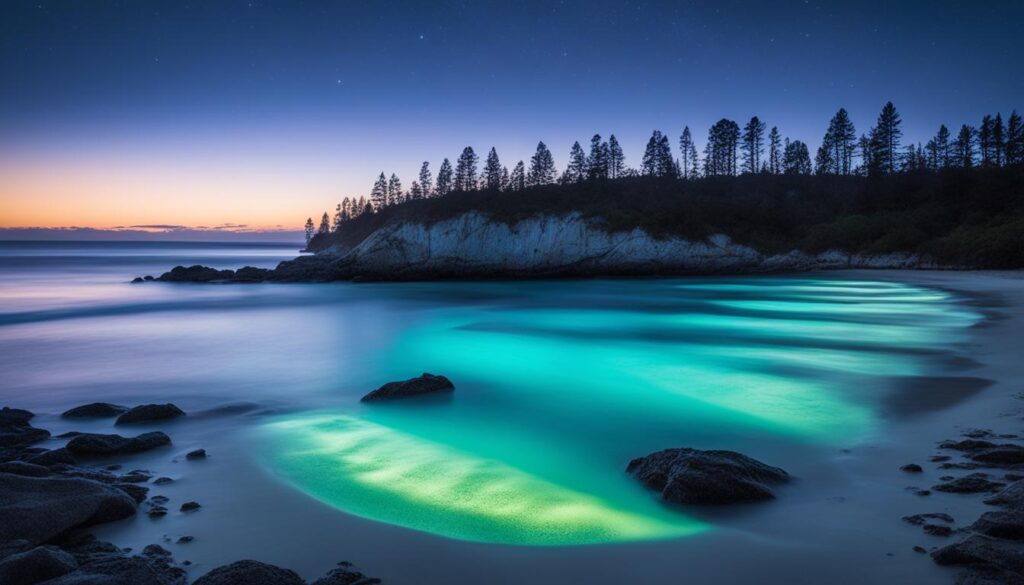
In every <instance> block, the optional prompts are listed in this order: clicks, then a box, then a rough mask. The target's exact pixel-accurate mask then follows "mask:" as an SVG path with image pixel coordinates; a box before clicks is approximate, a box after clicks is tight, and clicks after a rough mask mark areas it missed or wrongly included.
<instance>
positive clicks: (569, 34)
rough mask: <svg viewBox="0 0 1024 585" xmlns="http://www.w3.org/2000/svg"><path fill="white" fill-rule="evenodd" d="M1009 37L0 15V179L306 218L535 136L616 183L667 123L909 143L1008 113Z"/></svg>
mask: <svg viewBox="0 0 1024 585" xmlns="http://www.w3.org/2000/svg"><path fill="white" fill-rule="evenodd" d="M1022 23H1024V2H1020V1H1019V0H1018V1H1015V2H984V3H981V2H978V3H972V2H953V1H941V0H940V1H934V0H933V1H929V2H917V1H902V2H815V1H807V2H805V1H796V2H791V1H775V2H728V1H720V2H707V3H704V2H699V3H698V2H632V3H622V2H604V1H589V2H529V1H525V2H524V1H519V2H484V1H477V2H444V1H438V2H354V1H353V2H298V1H281V2H263V1H252V2H244V1H243V2H229V1H226V0H225V1H219V2H192V3H180V2H73V1H70V0H69V1H65V2H51V1H48V0H37V1H35V2H21V1H17V0H14V1H10V0H9V1H8V2H5V3H4V4H3V6H2V7H0V42H2V45H0V69H2V81H0V160H6V161H7V163H6V164H7V167H6V168H7V169H8V170H10V168H11V167H12V166H16V167H17V168H18V169H19V170H20V171H21V172H22V173H25V172H27V171H25V169H33V168H36V167H43V166H48V167H49V168H50V170H51V171H52V170H54V169H56V170H59V169H61V168H63V167H64V166H67V167H68V169H69V171H68V173H72V174H73V173H81V167H85V166H88V167H89V168H90V169H95V168H103V169H107V171H106V172H109V173H113V174H115V175H116V174H117V173H122V174H123V173H126V172H129V171H133V170H137V169H140V168H144V169H148V170H149V171H150V172H152V173H156V174H157V176H161V177H163V179H161V180H162V182H163V183H166V182H168V181H169V182H171V184H174V182H175V181H181V182H182V185H183V186H182V187H181V190H180V191H179V193H180V195H181V197H185V198H186V200H187V197H188V196H189V193H192V192H194V191H196V190H199V191H201V192H203V193H207V194H206V195H204V196H206V197H208V196H209V195H208V192H207V191H204V190H203V189H202V188H201V186H199V187H197V185H196V184H195V181H196V179H195V177H207V176H209V177H213V178H212V179H211V183H210V184H216V185H217V186H218V187H217V190H216V192H218V193H223V192H231V191H232V189H233V187H231V186H230V180H231V177H233V176H235V177H238V181H239V183H238V188H239V189H247V190H249V191H252V189H253V187H252V186H251V184H252V183H259V184H261V185H264V186H266V187H267V188H266V189H264V190H262V191H261V192H260V193H259V197H261V198H262V197H274V196H275V194H276V196H277V197H278V198H293V199H294V200H295V201H296V204H295V206H296V207H300V206H301V205H314V206H315V207H316V208H322V207H325V206H328V205H330V204H332V202H333V201H335V200H337V199H338V198H339V197H341V196H344V195H353V194H362V193H363V192H365V191H366V190H367V189H368V187H369V185H370V183H371V182H372V180H373V178H374V176H375V174H376V173H377V172H379V171H381V170H384V171H387V172H391V171H396V172H398V173H399V174H400V176H402V178H403V179H404V180H405V182H406V184H407V185H408V183H409V182H410V181H411V180H412V179H413V177H414V174H415V171H416V169H417V168H418V163H419V161H422V160H430V161H431V162H432V163H433V166H434V167H435V168H436V166H437V164H438V163H439V162H440V160H441V158H442V157H444V156H447V157H449V158H452V159H454V157H455V156H457V154H458V152H459V150H461V147H462V146H465V145H472V146H474V148H476V150H477V151H478V152H479V153H481V154H482V153H484V152H485V151H486V149H487V148H489V147H490V146H492V145H495V146H497V147H498V152H499V154H500V155H502V158H503V162H505V163H506V164H508V165H509V166H511V165H512V164H514V162H515V161H516V160H519V159H525V158H528V157H529V155H530V154H531V152H532V150H533V147H534V146H535V145H536V142H537V140H539V139H543V140H544V141H545V142H547V143H548V145H549V146H550V147H551V148H552V150H553V151H554V153H555V156H556V160H557V162H558V163H559V164H560V165H562V164H563V163H564V161H565V159H566V154H567V152H568V150H569V146H570V145H571V143H572V141H573V140H580V142H581V143H584V141H586V140H588V139H589V137H590V135H591V134H593V133H594V132H600V133H601V134H602V135H607V134H608V133H615V134H616V135H617V136H618V138H619V139H620V142H622V143H623V145H624V147H625V148H626V155H627V162H630V163H633V164H636V163H637V162H638V159H639V155H640V153H641V149H642V146H643V144H644V143H645V142H646V139H647V137H648V136H649V135H650V132H651V130H652V129H655V128H657V129H660V130H663V131H665V132H668V133H669V134H670V135H671V136H673V138H674V140H673V147H674V148H675V146H676V140H677V138H678V134H679V132H680V130H681V129H682V127H683V125H684V124H688V125H690V127H691V129H693V130H694V133H695V135H696V137H697V138H698V141H699V142H700V143H701V144H702V143H703V140H704V137H705V136H706V133H707V128H708V127H709V126H710V125H711V124H712V123H713V122H714V121H715V120H717V119H718V118H721V117H729V118H732V119H736V120H739V121H741V122H742V121H743V120H745V119H748V118H749V117H750V116H751V115H755V114H756V115H758V116H760V117H761V118H762V119H763V120H765V121H766V122H767V123H768V125H769V127H770V126H772V125H778V126H779V129H780V131H781V132H782V134H783V135H784V136H789V137H792V138H799V139H802V140H805V141H807V142H809V143H810V144H811V146H812V147H814V146H816V144H817V143H818V141H819V140H820V138H821V135H822V134H823V132H824V129H825V126H826V124H827V123H828V119H829V118H830V117H831V115H832V114H833V113H834V111H835V110H836V109H837V108H838V107H840V106H843V107H846V108H847V109H848V110H849V111H850V113H851V115H852V117H853V120H854V122H855V124H856V125H857V130H858V132H862V131H866V130H867V128H868V126H869V125H870V124H871V123H873V122H874V119H875V117H876V116H877V113H878V110H879V109H880V107H881V106H882V104H884V102H885V101H886V100H890V99H891V100H893V101H894V102H895V104H896V106H897V108H898V109H899V110H900V112H901V113H902V115H903V119H904V127H905V134H906V139H907V140H910V141H924V140H926V139H927V138H928V137H929V136H930V135H931V134H932V133H933V132H934V130H935V129H936V128H937V127H938V125H939V124H940V123H946V124H947V125H949V126H954V125H955V126H959V124H961V123H964V122H968V123H973V124H976V123H977V121H978V120H980V118H981V116H982V115H983V114H985V113H989V112H996V111H1002V112H1003V113H1004V116H1005V114H1007V113H1009V111H1010V110H1011V109H1013V108H1020V107H1022V106H1024V99H1022V98H1024V77H1022V74H1021V70H1022V67H1021V58H1022V56H1024V50H1022V42H1021V34H1020V33H1021V31H1020V29H1021V25H1022ZM2 164H3V163H2V162H0V165H2ZM4 169H5V167H3V166H0V171H3V170H4ZM161 173H163V175H161ZM165 175H166V176H165ZM69 176H70V175H69ZM76 176H77V175H76ZM104 176H105V175H104ZM188 177H191V178H192V179H190V180H191V181H192V182H189V180H186V179H188ZM86 179H88V177H82V178H81V181H86ZM91 180H96V177H92V178H91ZM247 180H248V182H246V181H247ZM114 182H115V183H116V181H114ZM33 184H34V183H33V182H32V180H30V178H22V179H20V182H18V183H17V184H15V185H11V184H8V185H4V184H2V183H0V189H2V190H0V194H3V196H4V197H7V196H8V194H9V193H10V192H11V190H12V189H15V188H16V189H17V190H19V192H21V191H25V190H31V189H30V187H31V186H32V185H33ZM225 185H227V186H225ZM271 187H272V188H271ZM56 190H59V188H58V187H53V188H52V189H50V190H49V191H47V190H45V189H41V192H47V193H49V192H52V191H56ZM87 191H88V189H87ZM89 192H91V191H89ZM161 193H162V195H161V197H163V199H164V200H166V199H167V198H168V194H167V193H168V191H167V190H164V191H161ZM138 196H140V197H145V196H146V195H145V194H139V195H138ZM274 209H275V210H276V209H277V208H276V207H274ZM267 213H270V212H269V211H268V212H267ZM274 213H277V211H274ZM295 213H296V215H302V216H303V217H304V216H305V215H307V214H308V212H307V211H306V210H305V209H297V210H296V212H295ZM256 216H259V217H262V216H260V215H259V214H256ZM147 219H148V220H149V221H153V220H155V219H156V218H153V217H150V216H147ZM215 219H217V218H213V217H211V218H210V220H209V221H210V222H213V221H214V220H215ZM280 219H281V221H282V222H290V221H294V218H293V217H281V218H280ZM221 220H222V221H239V220H246V217H245V216H244V215H239V216H236V217H223V218H221ZM140 221H142V219H141V218H140Z"/></svg>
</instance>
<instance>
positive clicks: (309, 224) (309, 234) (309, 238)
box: [306, 217, 316, 246]
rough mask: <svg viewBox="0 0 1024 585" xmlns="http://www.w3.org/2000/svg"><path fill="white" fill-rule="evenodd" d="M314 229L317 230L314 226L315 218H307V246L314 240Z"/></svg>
mask: <svg viewBox="0 0 1024 585" xmlns="http://www.w3.org/2000/svg"><path fill="white" fill-rule="evenodd" d="M314 229H316V228H315V226H314V225H313V218H312V217H307V218H306V245H307V246H308V245H309V243H310V242H311V241H312V240H313V230H314Z"/></svg>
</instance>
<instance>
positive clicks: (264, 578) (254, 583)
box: [192, 561, 306, 585]
mask: <svg viewBox="0 0 1024 585" xmlns="http://www.w3.org/2000/svg"><path fill="white" fill-rule="evenodd" d="M305 583H306V582H305V581H303V580H302V578H301V577H299V576H298V575H296V574H295V573H294V572H293V571H289V570H288V569H282V568H280V567H275V566H274V565H268V564H266V563H261V562H258V561H236V562H234V563H231V564H230V565H225V566H223V567H217V568H216V569H213V570H212V571H210V572H209V573H207V574H205V575H203V576H202V577H200V578H198V579H196V580H195V582H194V583H193V584H192V585H305Z"/></svg>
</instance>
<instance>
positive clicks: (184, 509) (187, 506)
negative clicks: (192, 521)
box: [181, 502, 202, 512]
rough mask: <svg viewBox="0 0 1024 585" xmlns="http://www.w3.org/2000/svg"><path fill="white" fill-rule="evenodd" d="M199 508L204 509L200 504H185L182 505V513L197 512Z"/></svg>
mask: <svg viewBox="0 0 1024 585" xmlns="http://www.w3.org/2000/svg"><path fill="white" fill-rule="evenodd" d="M199 508H202V506H201V505H199V502H185V503H184V504H182V505H181V511H182V512H195V511H196V510H198V509H199Z"/></svg>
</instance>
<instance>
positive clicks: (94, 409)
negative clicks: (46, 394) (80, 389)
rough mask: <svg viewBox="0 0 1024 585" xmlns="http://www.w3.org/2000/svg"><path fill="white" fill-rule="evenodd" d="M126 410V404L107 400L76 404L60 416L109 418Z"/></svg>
mask: <svg viewBox="0 0 1024 585" xmlns="http://www.w3.org/2000/svg"><path fill="white" fill-rule="evenodd" d="M126 410H128V407H126V406H119V405H117V404H110V403H109V402H93V403H90V404H83V405H82V406H76V407H75V408H72V409H71V410H65V411H64V412H63V413H62V414H61V416H62V417H64V418H110V417H112V416H117V415H119V414H121V413H123V412H125V411H126Z"/></svg>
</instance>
